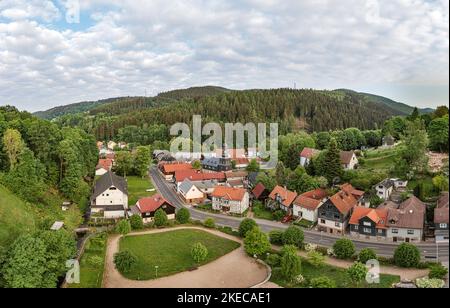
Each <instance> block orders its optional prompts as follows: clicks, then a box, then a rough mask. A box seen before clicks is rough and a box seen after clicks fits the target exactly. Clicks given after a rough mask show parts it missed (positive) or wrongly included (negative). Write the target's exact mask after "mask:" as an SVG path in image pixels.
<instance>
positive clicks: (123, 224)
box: [116, 219, 131, 235]
mask: <svg viewBox="0 0 450 308" xmlns="http://www.w3.org/2000/svg"><path fill="white" fill-rule="evenodd" d="M116 232H117V233H119V234H122V235H127V234H128V233H130V232H131V224H130V222H129V221H128V220H125V219H124V220H121V221H119V222H118V223H117V225H116Z"/></svg>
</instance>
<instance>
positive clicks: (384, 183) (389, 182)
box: [377, 179, 395, 188]
mask: <svg viewBox="0 0 450 308" xmlns="http://www.w3.org/2000/svg"><path fill="white" fill-rule="evenodd" d="M394 184H395V183H394V181H393V180H391V179H386V180H384V181H382V182H381V183H378V184H377V186H384V187H386V188H391V187H392V186H394Z"/></svg>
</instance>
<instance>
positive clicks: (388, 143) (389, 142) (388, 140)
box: [382, 135, 395, 148]
mask: <svg viewBox="0 0 450 308" xmlns="http://www.w3.org/2000/svg"><path fill="white" fill-rule="evenodd" d="M382 144H383V145H382V147H383V148H392V147H393V146H394V145H395V138H394V137H392V136H391V135H387V136H385V137H383V140H382Z"/></svg>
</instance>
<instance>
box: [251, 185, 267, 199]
mask: <svg viewBox="0 0 450 308" xmlns="http://www.w3.org/2000/svg"><path fill="white" fill-rule="evenodd" d="M252 195H253V198H254V199H255V200H265V199H266V198H267V197H268V196H269V191H268V190H267V189H266V187H265V186H264V184H263V183H258V184H256V186H255V188H253V190H252Z"/></svg>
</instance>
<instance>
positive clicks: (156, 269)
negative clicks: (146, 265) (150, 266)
mask: <svg viewBox="0 0 450 308" xmlns="http://www.w3.org/2000/svg"><path fill="white" fill-rule="evenodd" d="M158 268H159V266H158V265H155V276H156V278H158Z"/></svg>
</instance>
